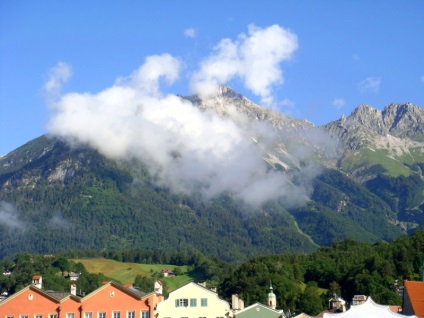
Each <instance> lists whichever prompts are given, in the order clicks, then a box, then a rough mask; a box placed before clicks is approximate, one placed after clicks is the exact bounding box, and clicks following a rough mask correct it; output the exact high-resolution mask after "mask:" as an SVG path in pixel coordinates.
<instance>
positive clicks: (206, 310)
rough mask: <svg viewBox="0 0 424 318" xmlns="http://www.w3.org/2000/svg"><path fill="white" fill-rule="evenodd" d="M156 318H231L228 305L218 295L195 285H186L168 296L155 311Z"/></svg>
mask: <svg viewBox="0 0 424 318" xmlns="http://www.w3.org/2000/svg"><path fill="white" fill-rule="evenodd" d="M155 317H158V318H180V317H187V318H198V317H202V318H203V317H204V318H226V317H232V311H231V309H230V304H229V303H228V302H226V301H225V300H222V299H220V298H219V297H218V294H217V293H216V292H214V291H212V290H209V289H207V288H205V287H203V286H201V285H199V284H196V283H188V284H187V285H184V286H182V287H180V288H178V289H176V290H174V291H173V292H171V293H170V294H169V297H168V299H166V300H164V301H162V302H160V303H159V304H158V305H157V307H156V310H155Z"/></svg>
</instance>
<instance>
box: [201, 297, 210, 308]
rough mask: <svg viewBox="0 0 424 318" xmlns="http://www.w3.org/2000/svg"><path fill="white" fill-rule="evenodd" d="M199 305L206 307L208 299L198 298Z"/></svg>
mask: <svg viewBox="0 0 424 318" xmlns="http://www.w3.org/2000/svg"><path fill="white" fill-rule="evenodd" d="M200 306H202V307H208V299H207V298H202V299H200Z"/></svg>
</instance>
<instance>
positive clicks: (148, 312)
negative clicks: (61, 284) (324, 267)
mask: <svg viewBox="0 0 424 318" xmlns="http://www.w3.org/2000/svg"><path fill="white" fill-rule="evenodd" d="M41 284H42V277H41V276H34V277H33V280H32V284H31V285H29V286H27V287H25V288H23V289H22V290H20V291H19V292H17V293H15V294H13V295H12V296H10V297H8V298H6V299H5V300H3V301H2V302H0V317H1V318H109V317H110V318H154V310H155V308H156V306H157V304H158V303H159V302H160V301H162V299H163V297H162V295H158V294H156V293H154V292H153V293H149V294H146V293H144V292H141V291H138V290H135V289H133V288H128V287H125V286H123V285H121V284H119V283H116V282H107V283H105V284H104V285H102V286H101V287H99V288H98V289H96V290H95V291H93V292H91V293H89V294H88V295H86V296H81V295H77V287H76V284H72V285H71V286H70V291H69V292H52V291H45V290H43V289H42V285H41Z"/></svg>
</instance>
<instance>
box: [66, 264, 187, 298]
mask: <svg viewBox="0 0 424 318" xmlns="http://www.w3.org/2000/svg"><path fill="white" fill-rule="evenodd" d="M72 261H74V262H76V263H82V264H83V265H84V267H85V268H86V269H87V271H88V272H89V273H93V274H97V273H102V274H104V275H105V276H107V277H110V278H112V279H113V280H116V281H118V282H120V283H122V284H132V283H134V280H135V277H136V276H137V275H142V276H147V277H151V271H153V272H159V273H160V272H161V271H162V269H163V268H167V269H172V270H173V269H174V268H175V267H179V268H180V269H181V270H182V272H183V273H186V272H187V266H175V265H166V264H165V265H164V264H137V263H122V262H118V261H114V260H111V259H104V258H92V259H73V260H72ZM160 280H161V281H163V282H165V283H166V286H167V287H168V291H173V290H175V289H177V288H178V287H180V286H183V285H185V284H187V283H189V282H191V281H193V278H192V277H190V276H189V275H187V274H183V275H179V276H175V277H162V278H160Z"/></svg>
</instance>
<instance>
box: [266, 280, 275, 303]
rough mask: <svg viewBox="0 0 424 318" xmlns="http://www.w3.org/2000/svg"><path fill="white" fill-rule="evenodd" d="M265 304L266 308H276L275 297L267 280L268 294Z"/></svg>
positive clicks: (270, 283)
mask: <svg viewBox="0 0 424 318" xmlns="http://www.w3.org/2000/svg"><path fill="white" fill-rule="evenodd" d="M266 304H267V306H268V307H271V308H272V309H275V308H276V307H277V297H276V296H275V294H274V292H273V290H272V282H271V280H269V293H268V295H267V297H266Z"/></svg>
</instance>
